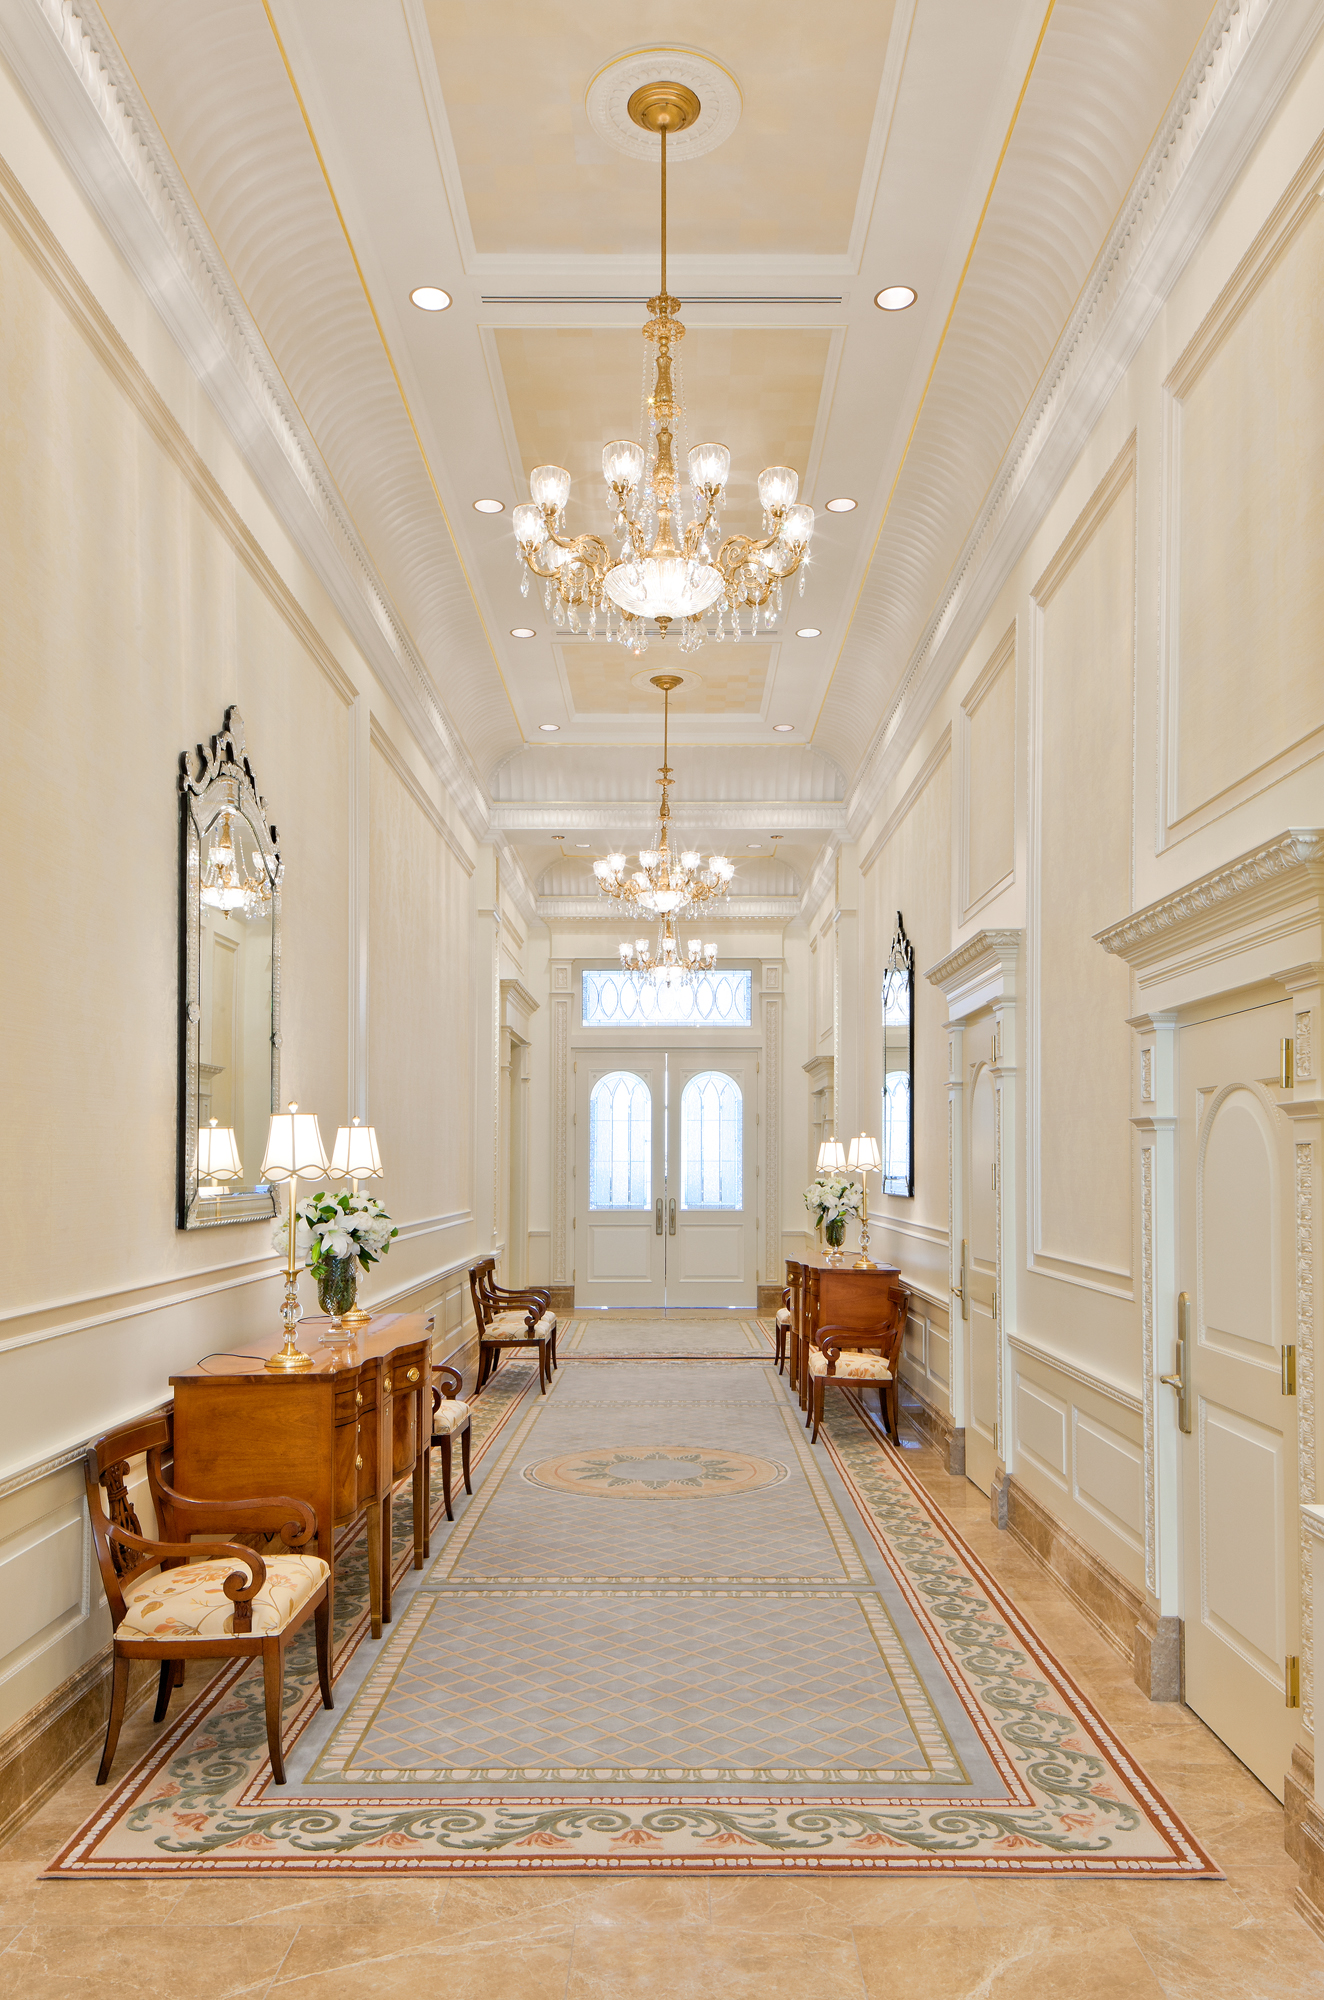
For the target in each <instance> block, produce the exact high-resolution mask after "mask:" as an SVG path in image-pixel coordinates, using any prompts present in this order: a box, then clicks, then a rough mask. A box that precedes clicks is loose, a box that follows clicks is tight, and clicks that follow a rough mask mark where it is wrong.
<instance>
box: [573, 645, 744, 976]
mask: <svg viewBox="0 0 1324 2000" xmlns="http://www.w3.org/2000/svg"><path fill="white" fill-rule="evenodd" d="M682 679H683V676H682V675H680V674H654V675H653V677H652V681H653V686H654V687H656V688H661V690H662V768H661V770H660V772H659V773H658V780H657V781H658V784H659V785H660V786H661V787H662V803H661V806H660V807H659V808H658V828H657V841H656V844H655V845H654V846H653V847H645V848H641V849H640V851H639V866H638V868H636V869H633V870H632V869H631V868H630V865H629V863H628V861H627V860H626V858H625V856H624V855H623V854H608V855H606V856H604V857H603V859H602V860H601V861H595V862H594V863H593V873H594V874H595V875H596V876H597V878H598V889H599V892H600V893H601V894H602V895H603V896H605V897H606V899H607V901H608V902H610V903H614V904H615V905H616V907H617V909H619V910H624V911H627V912H631V913H633V912H637V913H638V914H639V915H640V916H649V917H660V918H661V919H662V929H661V933H660V935H659V938H658V943H657V950H656V951H650V950H649V946H648V939H647V938H636V939H635V941H634V943H633V944H632V945H629V944H623V945H622V946H621V948H620V951H621V964H622V965H623V966H624V967H625V969H626V971H627V972H633V973H637V974H638V975H639V976H640V977H641V978H643V977H647V978H649V979H651V980H652V981H653V982H654V984H655V985H658V986H683V985H688V984H689V983H691V982H692V981H693V980H694V979H695V978H697V976H698V974H699V973H701V972H711V971H712V969H713V967H714V966H715V965H716V963H717V946H716V945H715V944H709V945H705V944H703V943H701V942H700V940H699V939H698V938H690V939H689V941H688V943H687V944H686V947H685V956H684V957H683V958H682V956H681V952H680V943H679V940H678V939H677V937H676V928H675V926H676V919H677V917H695V916H697V915H698V914H699V912H700V911H701V910H704V909H707V908H709V907H711V906H712V905H713V904H714V903H717V902H719V901H720V900H721V899H722V898H723V897H724V896H725V895H726V892H727V887H728V885H729V883H730V881H731V877H732V876H733V875H734V874H735V872H736V871H735V868H734V867H733V865H732V864H731V862H729V861H728V860H727V858H726V856H725V855H724V854H710V855H709V857H708V861H707V865H706V866H705V865H704V860H703V856H702V855H701V854H699V853H697V852H695V851H694V850H692V849H687V850H686V851H685V852H684V853H682V854H673V853H672V851H671V839H670V825H669V822H670V820H671V800H670V797H669V794H670V791H671V786H672V783H673V780H672V776H671V765H670V763H669V762H668V747H669V740H670V727H669V725H670V713H671V695H672V690H673V689H674V688H678V687H679V686H680V685H681V682H682Z"/></svg>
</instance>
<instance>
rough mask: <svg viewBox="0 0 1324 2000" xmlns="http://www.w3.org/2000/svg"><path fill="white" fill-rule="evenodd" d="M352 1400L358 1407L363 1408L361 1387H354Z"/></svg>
mask: <svg viewBox="0 0 1324 2000" xmlns="http://www.w3.org/2000/svg"><path fill="white" fill-rule="evenodd" d="M354 1401H355V1403H356V1404H357V1406H358V1407H359V1409H362V1408H363V1391H362V1389H356V1390H355V1391H354Z"/></svg>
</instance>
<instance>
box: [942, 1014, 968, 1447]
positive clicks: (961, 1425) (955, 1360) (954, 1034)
mask: <svg viewBox="0 0 1324 2000" xmlns="http://www.w3.org/2000/svg"><path fill="white" fill-rule="evenodd" d="M965 1120H966V1095H965V1024H964V1022H962V1021H960V1020H953V1021H948V1023H947V1262H948V1282H949V1287H950V1291H949V1296H948V1302H947V1303H948V1324H949V1329H950V1336H951V1375H950V1379H949V1382H948V1391H947V1393H948V1399H949V1401H950V1404H951V1415H952V1424H953V1427H954V1428H955V1429H956V1430H957V1431H959V1432H961V1433H962V1435H964V1432H965V1426H966V1407H965V1403H966V1394H965V1391H966V1375H967V1372H968V1368H967V1354H966V1347H967V1337H968V1332H969V1325H970V1306H969V1302H968V1300H967V1298H966V1289H965V1268H964V1261H963V1257H962V1252H963V1250H964V1248H965V1235H966V1229H965V1172H964V1164H963V1163H964V1160H965Z"/></svg>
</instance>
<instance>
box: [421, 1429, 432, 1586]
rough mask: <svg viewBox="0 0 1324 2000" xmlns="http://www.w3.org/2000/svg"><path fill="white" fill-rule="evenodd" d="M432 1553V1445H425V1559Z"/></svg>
mask: <svg viewBox="0 0 1324 2000" xmlns="http://www.w3.org/2000/svg"><path fill="white" fill-rule="evenodd" d="M431 1554H432V1446H431V1445H430V1444H425V1445H424V1447H423V1560H424V1561H425V1562H426V1561H427V1558H428V1557H429V1556H430V1555H431Z"/></svg>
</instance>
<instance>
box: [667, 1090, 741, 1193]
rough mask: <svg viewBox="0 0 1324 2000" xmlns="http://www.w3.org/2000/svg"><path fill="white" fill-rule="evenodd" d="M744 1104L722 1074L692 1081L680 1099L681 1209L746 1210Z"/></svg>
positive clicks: (737, 1091) (738, 1091) (738, 1093)
mask: <svg viewBox="0 0 1324 2000" xmlns="http://www.w3.org/2000/svg"><path fill="white" fill-rule="evenodd" d="M743 1156H744V1103H743V1100H742V1098H741V1094H740V1085H739V1084H738V1083H737V1082H736V1080H735V1078H734V1077H733V1076H727V1075H726V1073H725V1071H723V1070H720V1069H707V1070H704V1071H703V1072H702V1073H701V1074H700V1075H699V1076H692V1077H691V1078H690V1080H689V1082H688V1083H687V1084H686V1086H685V1088H684V1090H683V1091H682V1092H681V1095H680V1157H681V1188H680V1205H681V1207H682V1208H743V1207H744V1157H743Z"/></svg>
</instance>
